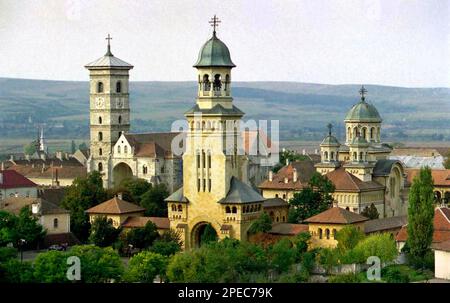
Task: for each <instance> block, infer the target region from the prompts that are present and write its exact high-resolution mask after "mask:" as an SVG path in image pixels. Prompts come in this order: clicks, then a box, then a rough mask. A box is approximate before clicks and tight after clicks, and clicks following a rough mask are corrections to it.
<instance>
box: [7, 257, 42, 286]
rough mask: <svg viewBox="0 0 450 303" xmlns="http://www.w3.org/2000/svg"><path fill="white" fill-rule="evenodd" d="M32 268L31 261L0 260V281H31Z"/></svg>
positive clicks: (32, 278)
mask: <svg viewBox="0 0 450 303" xmlns="http://www.w3.org/2000/svg"><path fill="white" fill-rule="evenodd" d="M33 282H36V281H35V279H34V269H33V265H32V263H31V262H20V261H19V260H17V259H9V260H7V261H6V262H0V283H33Z"/></svg>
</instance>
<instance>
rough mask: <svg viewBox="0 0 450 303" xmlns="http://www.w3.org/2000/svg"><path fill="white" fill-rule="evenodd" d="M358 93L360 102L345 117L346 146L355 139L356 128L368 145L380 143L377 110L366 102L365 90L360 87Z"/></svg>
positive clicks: (379, 125) (379, 121)
mask: <svg viewBox="0 0 450 303" xmlns="http://www.w3.org/2000/svg"><path fill="white" fill-rule="evenodd" d="M359 93H360V94H361V100H360V101H359V102H358V103H356V104H355V105H353V107H352V108H351V109H350V111H349V112H348V113H347V116H346V117H345V120H344V122H345V129H346V140H345V142H346V144H347V145H349V144H350V143H351V142H352V140H353V139H354V138H355V137H356V133H357V131H358V128H359V129H360V130H361V133H360V135H361V137H363V138H364V139H366V141H367V142H369V143H380V139H381V138H380V137H381V136H380V131H381V122H382V119H381V117H380V114H379V113H378V110H377V109H376V108H375V106H373V105H372V104H370V103H367V102H366V96H365V94H366V93H367V90H366V89H365V88H364V86H362V87H361V89H360V91H359Z"/></svg>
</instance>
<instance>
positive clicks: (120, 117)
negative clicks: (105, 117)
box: [119, 116, 122, 124]
mask: <svg viewBox="0 0 450 303" xmlns="http://www.w3.org/2000/svg"><path fill="white" fill-rule="evenodd" d="M119 124H122V116H119Z"/></svg>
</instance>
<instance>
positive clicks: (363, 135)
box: [362, 127, 367, 139]
mask: <svg viewBox="0 0 450 303" xmlns="http://www.w3.org/2000/svg"><path fill="white" fill-rule="evenodd" d="M362 137H363V138H364V139H366V138H367V137H366V128H365V127H363V129H362Z"/></svg>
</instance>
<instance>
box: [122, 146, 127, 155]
mask: <svg viewBox="0 0 450 303" xmlns="http://www.w3.org/2000/svg"><path fill="white" fill-rule="evenodd" d="M123 152H124V153H125V154H128V146H126V145H125V146H124V147H123Z"/></svg>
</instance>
